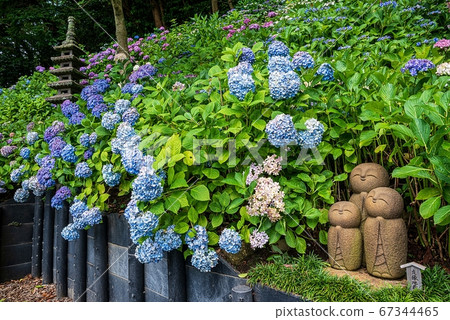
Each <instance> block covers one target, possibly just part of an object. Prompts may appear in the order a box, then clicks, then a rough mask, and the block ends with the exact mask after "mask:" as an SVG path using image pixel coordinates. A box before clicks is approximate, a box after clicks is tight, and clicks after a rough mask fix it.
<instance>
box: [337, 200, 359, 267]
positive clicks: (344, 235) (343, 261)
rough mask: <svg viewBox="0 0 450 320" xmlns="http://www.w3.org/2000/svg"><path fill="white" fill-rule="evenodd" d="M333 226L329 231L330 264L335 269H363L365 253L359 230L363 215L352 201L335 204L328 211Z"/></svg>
mask: <svg viewBox="0 0 450 320" xmlns="http://www.w3.org/2000/svg"><path fill="white" fill-rule="evenodd" d="M328 218H329V221H330V224H331V227H330V229H329V230H328V254H329V256H330V258H329V262H330V264H331V266H332V267H333V268H335V269H345V270H357V269H359V268H360V267H361V259H362V252H363V243H362V235H361V231H360V230H359V225H360V222H361V214H360V212H359V209H358V207H357V206H356V205H355V204H354V203H352V202H350V201H340V202H337V203H335V204H333V205H332V206H331V208H330V210H329V211H328Z"/></svg>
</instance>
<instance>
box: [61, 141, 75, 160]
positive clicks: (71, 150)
mask: <svg viewBox="0 0 450 320" xmlns="http://www.w3.org/2000/svg"><path fill="white" fill-rule="evenodd" d="M76 150H77V149H76V148H75V147H74V146H72V145H71V144H66V146H65V147H64V148H63V149H62V151H61V158H62V159H63V160H64V161H66V162H70V163H75V162H77V160H78V157H77V156H76V155H75V151H76Z"/></svg>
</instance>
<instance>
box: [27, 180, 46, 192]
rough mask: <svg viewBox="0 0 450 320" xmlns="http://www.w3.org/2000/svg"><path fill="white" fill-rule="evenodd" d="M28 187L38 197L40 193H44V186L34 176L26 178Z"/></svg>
mask: <svg viewBox="0 0 450 320" xmlns="http://www.w3.org/2000/svg"><path fill="white" fill-rule="evenodd" d="M28 189H30V190H31V191H33V194H34V195H35V196H36V197H40V196H42V195H44V193H45V187H44V186H42V185H41V184H40V183H39V182H38V180H37V177H36V176H32V177H30V178H29V179H28Z"/></svg>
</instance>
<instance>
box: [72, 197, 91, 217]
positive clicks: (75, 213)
mask: <svg viewBox="0 0 450 320" xmlns="http://www.w3.org/2000/svg"><path fill="white" fill-rule="evenodd" d="M88 210H89V208H88V206H87V205H86V203H85V202H84V201H81V200H78V199H75V201H74V202H73V203H72V205H71V206H70V208H69V212H70V214H71V215H72V217H74V218H80V217H81V215H82V214H83V213H84V212H86V211H88Z"/></svg>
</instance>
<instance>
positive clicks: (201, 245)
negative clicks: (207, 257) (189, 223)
mask: <svg viewBox="0 0 450 320" xmlns="http://www.w3.org/2000/svg"><path fill="white" fill-rule="evenodd" d="M194 230H195V235H194V234H193V232H192V231H190V232H188V233H186V236H185V237H184V241H185V242H186V244H187V246H188V247H189V249H191V250H193V251H195V250H200V251H204V250H206V249H207V248H208V242H209V238H208V233H207V232H206V229H205V228H204V227H202V226H200V225H196V226H194Z"/></svg>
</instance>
